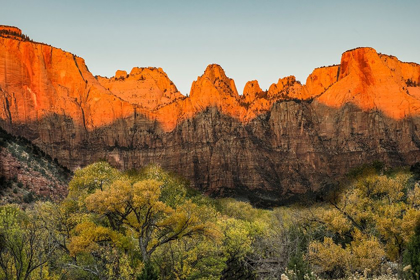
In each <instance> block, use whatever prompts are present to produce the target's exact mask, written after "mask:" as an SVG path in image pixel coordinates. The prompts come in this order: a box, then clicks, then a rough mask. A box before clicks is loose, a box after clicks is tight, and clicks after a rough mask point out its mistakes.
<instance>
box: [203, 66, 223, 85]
mask: <svg viewBox="0 0 420 280" xmlns="http://www.w3.org/2000/svg"><path fill="white" fill-rule="evenodd" d="M201 77H202V78H208V79H209V80H210V81H212V82H214V81H215V80H217V79H221V80H226V79H229V78H228V77H227V76H226V74H225V71H224V70H223V68H222V67H221V66H220V65H218V64H210V65H208V66H207V68H206V70H205V71H204V74H203V75H202V76H201ZM229 80H230V79H229Z"/></svg>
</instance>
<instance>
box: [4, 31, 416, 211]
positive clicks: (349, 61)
mask: <svg viewBox="0 0 420 280" xmlns="http://www.w3.org/2000/svg"><path fill="white" fill-rule="evenodd" d="M419 73H420V66H419V65H418V64H415V63H403V62H400V61H398V60H397V59H396V58H395V57H391V56H386V55H380V54H377V53H376V51H375V50H373V49H371V48H359V49H355V50H351V51H347V52H345V53H344V54H343V56H342V59H341V63H340V65H335V66H329V67H323V68H317V69H315V70H314V72H313V73H312V74H311V75H310V76H309V77H308V79H307V82H306V85H301V84H300V83H299V82H298V81H296V79H295V78H294V77H293V76H290V77H286V78H283V79H280V80H279V81H278V82H277V83H275V84H273V85H272V86H270V89H269V90H268V91H263V90H261V88H260V87H259V85H258V82H257V81H252V82H249V83H247V85H246V86H245V89H244V94H243V95H238V92H237V89H236V86H235V83H234V81H233V80H232V79H230V78H228V77H227V76H226V74H225V72H224V71H223V69H222V68H221V67H220V66H218V65H209V66H208V67H207V69H206V70H205V72H204V74H203V75H202V76H201V77H198V79H197V81H195V82H194V83H193V84H192V87H191V92H190V96H189V97H184V96H182V95H181V94H180V93H179V92H178V90H177V89H176V87H175V85H174V84H173V83H172V82H171V81H170V80H169V78H168V77H167V75H166V74H165V73H164V72H163V70H162V69H160V68H159V69H156V68H133V70H132V71H131V73H130V74H127V72H125V71H118V72H117V73H116V75H115V76H114V77H112V78H110V79H108V78H103V77H96V78H95V77H94V76H93V75H92V74H91V73H90V72H89V71H88V69H87V67H86V65H85V63H84V61H83V59H81V58H79V57H76V56H74V55H72V54H70V53H67V52H64V51H62V50H59V49H56V48H53V47H50V46H47V45H43V44H38V43H33V42H26V41H22V40H15V39H13V38H5V37H0V88H1V89H0V106H1V110H0V124H1V126H2V127H4V128H5V129H6V130H7V131H9V132H11V133H13V134H15V135H21V136H24V137H26V138H28V139H30V140H31V141H32V142H33V143H35V144H37V145H38V146H40V147H41V148H42V149H43V150H44V151H45V152H47V153H48V154H50V155H51V156H52V157H53V158H57V159H58V160H59V162H60V163H62V164H63V165H65V166H67V167H69V168H71V169H75V168H77V167H79V166H85V165H86V164H89V163H91V162H94V161H97V160H99V159H104V158H105V159H107V160H108V161H110V162H111V163H112V164H113V165H115V166H117V167H119V168H123V169H126V168H139V167H141V166H143V165H145V164H149V163H158V164H161V165H162V166H163V167H164V168H167V169H169V170H172V171H175V172H178V173H180V174H182V175H184V176H185V177H187V178H188V179H190V180H191V184H192V186H194V187H196V188H198V189H200V190H202V191H204V192H206V193H208V194H212V195H235V196H239V197H243V198H247V199H250V200H251V201H253V202H254V203H256V204H258V203H263V204H264V205H271V204H278V203H281V202H284V201H285V200H287V199H290V198H292V197H296V196H301V195H303V194H307V193H308V192H317V191H319V190H320V189H321V188H323V187H325V186H327V185H329V184H331V183H334V182H335V181H336V180H337V179H338V178H339V177H340V176H342V175H343V174H345V173H346V172H347V171H349V169H351V168H353V167H355V166H357V165H360V164H362V163H365V162H370V161H373V160H382V161H384V162H385V163H387V164H389V165H390V166H399V165H405V164H412V163H414V162H416V161H418V160H419V158H420V138H419V130H418V127H419V124H420V123H419V117H418V116H419V115H420V114H419V110H420V100H419V98H420V91H419V89H420V87H418V85H419V84H420V74H419Z"/></svg>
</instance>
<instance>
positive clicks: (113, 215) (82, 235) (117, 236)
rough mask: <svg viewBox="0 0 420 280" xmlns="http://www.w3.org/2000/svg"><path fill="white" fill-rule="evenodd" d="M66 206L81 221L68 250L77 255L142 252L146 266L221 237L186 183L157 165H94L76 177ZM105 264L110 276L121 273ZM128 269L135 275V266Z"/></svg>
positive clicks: (113, 264) (75, 229)
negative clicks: (189, 243)
mask: <svg viewBox="0 0 420 280" xmlns="http://www.w3.org/2000/svg"><path fill="white" fill-rule="evenodd" d="M64 204H65V205H66V207H67V209H68V210H69V211H71V212H72V213H73V214H72V216H71V217H70V218H71V219H73V220H76V221H78V224H77V226H75V227H74V230H73V232H72V237H71V238H70V243H69V245H68V248H69V251H70V253H71V254H72V255H73V256H77V255H78V254H86V253H88V254H89V253H90V254H91V255H92V256H100V257H101V258H102V259H103V258H104V257H103V255H104V253H103V252H102V251H101V250H103V249H104V248H108V251H109V252H115V251H117V252H120V254H123V255H126V254H127V253H126V252H132V253H131V255H130V258H131V259H133V258H135V255H136V252H140V261H141V264H140V267H141V266H142V265H143V264H145V263H148V262H149V261H150V259H151V257H152V255H153V254H154V253H155V252H156V250H157V249H158V248H159V247H161V246H163V245H165V244H169V243H171V242H174V241H178V240H183V239H186V238H193V237H197V238H218V235H219V234H218V232H217V231H216V230H215V225H214V224H213V223H212V222H211V221H209V220H207V219H205V217H206V215H203V214H202V213H201V212H202V211H206V208H203V207H200V206H199V205H197V204H196V203H194V202H193V201H192V200H191V199H189V198H188V197H187V189H186V188H185V186H184V184H183V182H181V181H180V180H179V179H177V178H175V177H173V176H171V175H170V174H168V173H166V172H164V171H163V170H162V169H160V168H159V167H156V166H151V167H149V168H146V169H145V170H143V171H142V172H140V173H139V172H127V173H122V172H120V171H118V170H116V169H114V168H112V167H111V166H109V165H108V164H107V163H104V162H100V163H95V164H92V165H90V166H88V167H86V168H85V169H82V170H79V171H77V172H76V174H75V176H74V179H73V180H72V182H71V183H70V189H69V196H68V198H67V200H66V201H64ZM75 217H76V218H75ZM121 252H123V253H121ZM108 255H110V257H112V255H113V253H111V254H108ZM105 262H106V263H108V266H109V267H111V270H113V271H114V272H112V271H111V272H108V275H109V274H112V273H113V274H115V275H119V274H121V273H122V272H121V268H119V267H117V266H118V265H119V264H118V263H115V262H111V263H110V262H108V260H105ZM138 268H139V267H138ZM138 268H137V270H138ZM125 270H127V271H129V272H128V273H127V274H130V273H131V274H132V273H133V270H136V267H134V268H133V267H132V268H131V272H130V269H129V268H125Z"/></svg>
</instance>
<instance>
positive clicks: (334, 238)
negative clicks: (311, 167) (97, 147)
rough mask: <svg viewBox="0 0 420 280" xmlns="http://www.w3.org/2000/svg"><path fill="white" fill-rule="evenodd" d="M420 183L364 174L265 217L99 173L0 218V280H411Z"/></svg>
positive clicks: (100, 167)
mask: <svg viewBox="0 0 420 280" xmlns="http://www.w3.org/2000/svg"><path fill="white" fill-rule="evenodd" d="M413 171H414V173H416V170H415V169H413ZM417 180H418V176H417V175H416V174H413V173H412V172H410V171H408V170H404V169H401V170H388V171H387V170H385V169H384V168H383V166H382V165H367V166H363V167H361V168H359V169H358V170H355V171H353V172H352V173H351V174H350V175H349V176H348V178H347V180H345V182H343V184H342V185H341V187H340V188H337V189H336V190H335V191H333V192H331V193H329V194H328V195H327V196H325V197H324V199H323V202H320V203H316V204H312V205H310V206H308V205H306V206H299V205H291V206H284V207H279V208H275V209H269V210H268V209H256V208H254V207H252V206H251V205H250V204H249V203H247V202H241V201H236V200H234V199H228V198H224V199H211V198H209V197H206V196H204V195H202V194H200V193H198V192H196V191H194V190H192V189H190V188H188V183H187V182H186V181H185V180H183V179H182V178H180V177H178V176H176V175H174V174H170V173H168V172H166V171H164V170H162V169H161V168H160V167H158V166H149V167H147V168H144V169H142V170H140V171H127V172H121V171H118V170H117V169H114V168H113V167H111V166H110V165H109V164H108V163H106V162H98V163H95V164H92V165H89V166H87V167H85V168H83V169H79V170H77V171H76V172H75V175H74V177H73V179H72V181H71V182H70V184H69V193H68V195H67V197H66V198H65V199H64V200H63V201H61V202H60V203H53V202H36V203H34V204H33V205H30V206H28V207H27V208H26V209H22V208H21V207H20V206H19V205H10V204H9V205H4V206H1V207H0V279H280V277H281V275H283V278H284V277H286V275H287V277H288V278H289V279H318V278H326V279H331V278H343V277H349V276H350V275H355V274H359V275H364V276H366V277H371V276H374V275H381V274H382V275H383V274H395V275H398V276H399V277H405V278H410V277H414V278H416V272H419V270H420V268H419V267H420V265H419V263H420V261H419V255H420V253H419V251H420V242H419V241H418V240H419V236H420V224H419V223H418V220H419V216H420V210H419V206H420V185H419V183H418V181H417ZM407 265H410V266H407ZM283 278H282V279H283Z"/></svg>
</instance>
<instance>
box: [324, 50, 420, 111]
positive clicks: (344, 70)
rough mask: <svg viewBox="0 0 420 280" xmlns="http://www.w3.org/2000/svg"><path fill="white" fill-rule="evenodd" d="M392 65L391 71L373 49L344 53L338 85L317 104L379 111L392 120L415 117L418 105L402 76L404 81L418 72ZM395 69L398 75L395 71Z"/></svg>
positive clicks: (332, 87)
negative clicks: (350, 106) (346, 105)
mask: <svg viewBox="0 0 420 280" xmlns="http://www.w3.org/2000/svg"><path fill="white" fill-rule="evenodd" d="M394 64H395V65H399V67H396V68H390V67H389V66H390V65H392V61H389V59H385V58H384V59H381V57H380V56H379V55H378V53H377V52H376V51H375V50H374V49H372V48H357V49H354V50H350V51H347V52H345V53H343V55H342V58H341V64H340V65H341V66H340V74H339V76H338V81H337V82H336V83H334V84H333V85H331V87H330V88H329V89H327V90H326V91H325V92H324V93H323V94H322V95H321V96H320V97H318V98H317V101H318V102H319V103H322V104H324V105H327V106H329V107H333V108H339V107H342V106H343V105H344V104H346V103H352V104H354V105H356V106H357V107H359V108H362V109H363V110H379V111H381V112H383V113H384V114H385V115H387V116H388V117H391V118H395V119H401V118H404V117H406V116H409V115H413V114H415V115H417V114H419V112H420V111H419V108H420V102H419V100H418V99H417V98H415V97H413V96H411V95H410V94H409V92H408V89H407V84H406V79H405V78H404V77H403V76H402V75H403V74H402V73H403V72H404V71H405V72H404V75H405V77H411V78H415V74H413V73H416V71H418V68H419V66H418V65H417V66H415V65H413V67H412V66H409V65H408V66H407V65H404V63H402V64H400V63H395V61H394ZM395 65H394V66H395ZM397 68H398V70H399V72H400V73H398V72H397V71H396V70H395V69H397ZM407 68H409V70H407ZM402 69H404V70H402Z"/></svg>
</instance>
